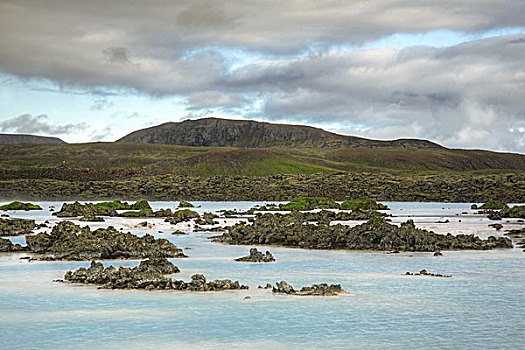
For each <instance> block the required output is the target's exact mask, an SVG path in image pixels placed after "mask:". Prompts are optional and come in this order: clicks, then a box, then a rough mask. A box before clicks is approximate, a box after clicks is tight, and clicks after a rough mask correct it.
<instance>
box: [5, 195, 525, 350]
mask: <svg viewBox="0 0 525 350" xmlns="http://www.w3.org/2000/svg"><path fill="white" fill-rule="evenodd" d="M42 204H44V207H45V209H47V207H48V206H49V205H55V207H57V209H58V208H59V207H60V203H42ZM152 204H153V206H154V208H160V207H163V208H166V207H171V208H174V207H175V205H176V204H177V203H160V202H158V203H152ZM196 204H200V205H201V206H202V207H201V208H199V211H201V212H203V211H209V210H218V209H231V208H237V209H248V208H250V207H251V206H253V205H254V204H255V203H247V202H244V203H206V202H203V203H196ZM387 204H388V205H389V206H390V207H391V208H392V209H393V210H392V212H393V213H394V214H396V215H406V216H410V217H411V218H413V219H414V220H415V222H416V225H418V226H420V227H435V228H436V231H439V230H441V231H443V232H457V231H458V232H462V231H469V230H474V231H476V233H478V234H480V235H484V236H486V235H489V234H497V235H501V234H502V233H503V232H496V231H494V230H493V229H491V228H489V227H487V224H488V223H490V221H488V220H487V219H483V218H480V217H479V216H473V215H472V214H470V213H471V211H470V210H469V208H470V205H468V204H451V203H387ZM442 208H445V209H442ZM448 208H450V209H448ZM401 209H403V210H401ZM464 211H466V212H468V213H469V214H466V215H461V216H459V217H456V214H460V213H462V212H464ZM8 214H10V215H11V216H12V217H34V218H36V219H37V220H39V221H43V220H46V219H48V220H50V221H51V219H54V220H56V218H54V217H53V218H51V217H50V213H49V212H48V211H47V210H46V211H39V212H22V213H16V214H14V213H12V212H9V213H8ZM412 216H413V217H412ZM441 217H447V218H449V219H450V221H451V223H450V224H435V221H438V220H439V219H440V218H441ZM404 220H406V217H395V218H393V221H394V222H401V221H404ZM458 220H462V221H461V222H459V221H458ZM141 221H144V220H127V221H124V223H129V222H133V223H138V222H141ZM511 221H512V222H511V223H505V222H504V225H506V226H508V227H509V228H512V227H518V226H519V225H521V224H520V223H517V222H516V220H511ZM122 222H123V221H122V220H120V219H114V220H113V219H112V220H108V222H106V223H103V225H106V226H107V225H109V224H113V225H115V226H116V227H118V225H121V224H122ZM148 222H156V223H157V225H158V228H157V227H155V226H154V227H153V228H151V229H147V228H140V229H139V228H133V227H132V228H131V229H130V230H131V231H132V232H134V233H137V234H144V233H146V232H150V233H153V234H154V235H155V236H157V237H164V238H168V239H170V241H172V242H173V243H175V244H176V245H178V246H179V247H181V248H186V247H188V248H191V249H186V250H185V253H186V254H187V255H189V258H187V259H172V261H173V262H174V263H175V264H176V265H177V266H179V268H180V269H181V271H182V273H180V274H178V275H175V276H174V277H175V278H180V279H189V276H191V275H192V274H193V273H204V274H205V276H206V277H207V278H208V279H216V278H220V279H222V278H229V279H233V280H239V281H240V282H241V283H243V284H247V285H249V286H250V289H249V290H243V291H233V292H218V293H182V292H144V291H108V290H98V289H96V288H95V287H85V286H72V285H68V284H60V283H53V282H52V280H53V279H57V278H62V277H63V274H64V273H65V271H67V270H70V269H76V268H78V267H79V266H87V265H88V264H89V262H80V263H79V262H36V261H35V262H28V261H27V260H19V257H20V256H21V255H20V254H0V349H160V348H164V349H188V348H196V349H202V348H209V349H216V348H224V349H236V348H239V349H240V348H243V349H246V348H250V349H251V348H272V349H299V348H300V349H317V348H323V349H445V348H446V349H520V348H523V339H522V338H523V334H525V319H524V317H523V315H524V314H525V293H524V292H523V290H524V288H525V273H524V271H525V253H523V252H522V251H521V250H520V249H516V248H515V249H509V250H497V251H487V252H444V256H443V257H433V255H432V254H431V253H415V254H408V253H402V254H383V253H373V252H346V251H313V250H302V249H288V248H276V247H259V248H260V249H264V250H266V249H268V250H270V251H271V252H272V254H273V255H274V256H275V258H276V259H277V262H275V263H270V264H246V263H238V262H234V261H233V259H234V258H237V257H240V256H244V255H246V254H247V253H248V250H249V247H247V246H224V245H220V244H216V243H211V242H210V241H209V240H208V239H207V237H209V236H210V234H206V233H191V234H190V235H187V236H172V235H171V234H170V232H171V231H173V229H166V228H165V227H160V225H161V222H162V221H161V220H158V221H155V220H148ZM99 225H100V224H99ZM130 226H131V225H130ZM93 227H99V226H97V225H93ZM158 231H162V233H158ZM13 241H21V242H23V241H24V240H23V239H20V238H13ZM105 264H113V265H118V264H122V265H129V266H131V265H136V264H138V261H116V262H110V261H108V262H105ZM423 268H425V269H427V270H428V271H430V272H435V273H442V274H451V275H453V278H450V279H441V278H429V277H416V276H413V277H411V276H403V274H404V273H405V272H406V271H411V272H417V271H419V270H421V269H423ZM283 279H284V280H287V281H288V282H290V283H291V284H292V285H293V286H294V287H301V286H304V285H311V284H312V283H318V282H328V283H341V284H342V286H343V288H344V289H346V290H347V291H349V292H351V293H352V294H351V295H342V296H337V297H291V296H281V295H273V294H272V293H271V291H269V290H260V289H257V286H258V285H265V284H266V283H272V284H273V283H275V282H276V281H280V280H283ZM247 295H249V296H251V300H244V297H245V296H247Z"/></svg>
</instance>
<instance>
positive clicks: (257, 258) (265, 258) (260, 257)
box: [235, 248, 275, 262]
mask: <svg viewBox="0 0 525 350" xmlns="http://www.w3.org/2000/svg"><path fill="white" fill-rule="evenodd" d="M235 261H242V262H273V261H275V258H274V257H273V255H272V253H270V252H269V251H266V254H263V253H261V252H260V251H258V250H257V248H251V249H250V255H248V256H243V257H242V258H238V259H235Z"/></svg>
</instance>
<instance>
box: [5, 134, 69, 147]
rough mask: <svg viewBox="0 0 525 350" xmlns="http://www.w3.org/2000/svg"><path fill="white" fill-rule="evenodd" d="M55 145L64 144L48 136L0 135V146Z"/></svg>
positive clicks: (56, 138)
mask: <svg viewBox="0 0 525 350" xmlns="http://www.w3.org/2000/svg"><path fill="white" fill-rule="evenodd" d="M21 143H30V144H57V143H65V142H64V141H62V140H61V139H59V138H58V137H49V136H37V135H25V134H0V145H11V144H21Z"/></svg>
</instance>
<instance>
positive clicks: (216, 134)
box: [117, 118, 443, 149]
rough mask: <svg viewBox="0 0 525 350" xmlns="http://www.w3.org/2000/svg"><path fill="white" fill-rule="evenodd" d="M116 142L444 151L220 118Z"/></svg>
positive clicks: (167, 127) (418, 143) (413, 141)
mask: <svg viewBox="0 0 525 350" xmlns="http://www.w3.org/2000/svg"><path fill="white" fill-rule="evenodd" d="M117 142H130V143H157V144H167V145H181V146H198V147H202V146H204V147H240V148H269V147H287V148H292V147H293V148H313V147H315V148H340V147H368V148H379V147H381V148H382V147H389V148H416V149H426V148H434V149H437V148H443V147H441V146H440V145H438V144H435V143H433V142H430V141H426V140H417V139H399V140H393V141H378V140H369V139H365V138H360V137H354V136H344V135H338V134H334V133H331V132H328V131H325V130H322V129H318V128H314V127H310V126H301V125H285V124H272V123H265V122H257V121H252V120H229V119H219V118H203V119H197V120H184V121H182V122H179V123H174V122H170V123H164V124H161V125H157V126H153V127H150V128H146V129H141V130H137V131H134V132H132V133H131V134H128V135H126V136H124V137H122V138H121V139H119V140H117Z"/></svg>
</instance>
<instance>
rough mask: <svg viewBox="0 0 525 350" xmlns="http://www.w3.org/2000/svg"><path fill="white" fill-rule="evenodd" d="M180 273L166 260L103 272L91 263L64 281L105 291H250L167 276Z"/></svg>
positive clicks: (218, 282) (99, 265) (226, 282)
mask: <svg viewBox="0 0 525 350" xmlns="http://www.w3.org/2000/svg"><path fill="white" fill-rule="evenodd" d="M178 272H179V269H178V268H177V266H175V265H173V264H172V263H171V262H169V261H168V260H167V259H165V258H150V259H148V260H145V261H142V262H141V263H140V265H139V266H136V267H133V268H129V267H123V266H120V267H119V268H118V269H116V268H115V267H113V266H109V267H106V268H104V266H103V265H102V263H99V262H98V263H97V262H95V261H92V262H91V265H90V267H89V268H87V269H86V268H79V269H78V270H76V271H68V272H66V274H65V276H64V280H66V281H68V282H72V283H82V284H95V285H99V286H100V288H104V289H142V290H180V291H193V292H207V291H220V290H235V289H248V287H247V286H244V285H241V284H240V283H239V282H238V281H235V282H232V281H231V280H215V281H211V282H206V278H205V277H204V276H203V275H200V274H195V275H193V276H191V281H190V282H184V281H181V280H173V279H171V278H168V277H165V276H164V275H168V274H173V273H178Z"/></svg>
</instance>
